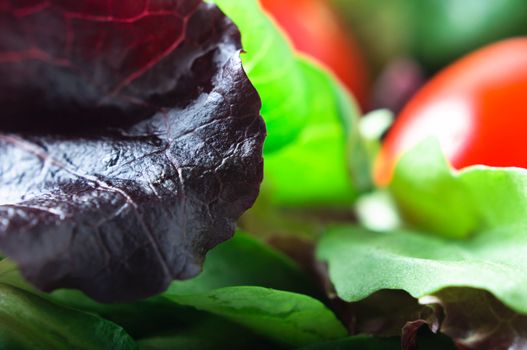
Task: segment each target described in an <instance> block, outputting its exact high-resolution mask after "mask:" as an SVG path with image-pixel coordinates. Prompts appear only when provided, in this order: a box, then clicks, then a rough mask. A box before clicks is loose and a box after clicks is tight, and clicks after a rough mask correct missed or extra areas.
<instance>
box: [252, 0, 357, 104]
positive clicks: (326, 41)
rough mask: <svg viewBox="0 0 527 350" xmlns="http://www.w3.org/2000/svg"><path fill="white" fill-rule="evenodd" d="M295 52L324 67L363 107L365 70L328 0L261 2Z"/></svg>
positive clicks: (273, 0) (354, 45) (355, 47)
mask: <svg viewBox="0 0 527 350" xmlns="http://www.w3.org/2000/svg"><path fill="white" fill-rule="evenodd" d="M260 2H261V4H262V6H263V7H264V9H265V10H266V11H267V12H268V13H269V14H270V15H271V16H272V17H273V18H274V19H275V20H276V22H277V23H278V24H279V26H280V27H281V28H282V29H283V30H284V31H285V32H286V33H287V35H288V36H289V38H290V39H291V41H292V43H293V46H294V47H295V49H296V50H298V51H300V52H303V53H305V54H307V55H309V56H311V57H313V58H315V59H316V60H318V61H319V62H321V63H323V64H324V65H326V66H327V67H328V68H329V69H330V70H332V71H333V73H335V75H336V76H337V77H339V79H340V80H341V81H342V82H343V83H344V84H345V85H346V86H347V87H348V88H349V89H350V90H351V91H352V92H353V94H354V96H355V97H356V98H357V100H358V101H359V103H361V105H363V103H364V102H365V98H366V92H367V70H366V66H365V63H364V59H363V58H362V55H361V53H360V50H359V48H358V45H357V43H356V42H355V40H354V39H353V38H352V37H351V36H350V35H349V33H348V32H347V31H346V30H345V28H344V26H343V25H342V23H341V21H340V18H339V17H338V16H337V14H336V13H335V12H334V11H333V9H332V8H331V7H330V6H329V5H328V1H327V0H260Z"/></svg>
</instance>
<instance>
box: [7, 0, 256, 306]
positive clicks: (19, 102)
mask: <svg viewBox="0 0 527 350" xmlns="http://www.w3.org/2000/svg"><path fill="white" fill-rule="evenodd" d="M0 27H1V28H0V75H1V77H2V78H1V79H0V103H1V106H0V124H1V125H0V130H1V131H0V186H1V188H0V249H1V250H2V251H3V252H4V253H5V254H7V255H8V256H9V257H11V258H13V259H14V260H15V261H16V262H17V263H18V264H19V265H20V267H21V270H22V272H23V274H24V275H25V276H26V278H27V279H28V280H29V281H30V282H32V283H33V284H34V285H36V286H37V287H38V288H40V289H42V290H45V291H50V290H53V289H56V288H78V289H81V290H82V291H84V292H85V293H87V294H88V295H90V296H91V297H93V298H95V299H97V300H99V301H106V302H108V301H130V300H135V299H140V298H145V297H148V296H151V295H153V294H156V293H159V292H161V291H163V290H164V289H165V288H166V287H167V286H168V284H169V283H170V281H172V280H173V279H183V278H189V277H192V276H194V275H196V274H197V273H198V272H199V271H200V268H201V264H202V260H203V258H204V255H205V253H206V252H207V251H208V250H209V249H211V248H212V247H214V246H215V245H217V244H218V243H220V242H222V241H223V240H226V239H228V238H229V237H231V235H232V234H233V231H234V226H235V221H236V220H237V219H238V218H239V216H240V215H241V214H242V212H243V211H244V210H246V209H247V208H249V207H250V206H251V205H252V203H253V202H254V200H255V198H256V196H257V194H258V188H259V184H260V182H261V180H262V170H263V169H262V166H263V162H262V154H261V152H262V144H263V140H264V137H265V128H264V124H263V121H262V119H261V117H260V116H259V109H260V99H259V97H258V95H257V93H256V91H255V90H254V88H253V87H252V85H251V84H250V82H249V81H248V79H247V77H246V75H245V73H244V72H243V69H242V66H241V62H240V59H239V52H240V35H239V32H238V30H237V28H236V27H235V26H234V24H233V23H232V22H231V21H230V20H228V19H227V18H226V17H225V16H224V15H223V14H222V13H221V12H220V11H219V10H218V9H217V8H216V7H215V6H213V5H209V4H204V3H201V2H199V1H194V0H164V1H162V0H151V1H126V2H125V1H112V0H89V1H88V0H86V1H80V0H76V1H63V0H50V1H30V0H25V1H19V0H16V1H14V0H13V1H8V0H0Z"/></svg>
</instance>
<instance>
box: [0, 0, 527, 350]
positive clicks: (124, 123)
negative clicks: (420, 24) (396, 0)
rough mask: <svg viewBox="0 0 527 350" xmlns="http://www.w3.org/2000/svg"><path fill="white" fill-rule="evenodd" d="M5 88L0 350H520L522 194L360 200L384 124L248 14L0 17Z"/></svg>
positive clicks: (36, 2) (431, 167)
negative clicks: (371, 129) (386, 215)
mask: <svg viewBox="0 0 527 350" xmlns="http://www.w3.org/2000/svg"><path fill="white" fill-rule="evenodd" d="M242 47H243V51H242ZM0 75H1V77H2V78H1V79H0V91H1V92H2V94H1V95H0V106H2V110H1V120H2V127H1V131H0V155H1V159H2V162H1V164H0V183H1V186H2V187H1V191H0V250H1V251H2V252H3V254H4V255H5V258H4V259H3V260H2V261H1V262H0V320H1V321H0V323H1V326H0V347H1V348H6V349H122V350H124V349H178V348H181V349H218V348H233V349H248V348H256V349H259V348H261V349H269V348H284V349H291V348H301V349H313V350H314V349H321V350H324V349H337V348H338V349H347V348H349V349H398V348H401V347H402V348H404V349H418V348H419V349H433V348H437V349H449V348H452V349H453V348H455V347H456V346H457V347H458V348H468V349H471V348H474V349H507V348H510V349H522V348H524V347H527V306H526V305H527V280H526V279H527V277H526V276H527V262H526V260H525V256H527V227H526V224H527V221H526V219H525V215H524V213H525V210H526V209H527V192H526V189H527V172H526V171H525V170H523V169H519V168H492V167H485V166H475V167H470V168H466V169H463V170H461V171H457V170H453V169H452V168H451V167H450V166H449V164H448V163H447V161H446V160H445V158H444V155H443V154H442V151H441V149H440V147H439V146H438V144H437V142H436V140H434V139H428V140H426V141H424V142H422V143H420V144H418V145H417V146H415V147H414V148H413V149H411V150H410V151H408V152H407V153H405V154H404V156H403V157H402V158H401V160H400V161H399V162H398V164H397V167H396V169H395V172H394V175H393V178H392V179H391V182H390V183H389V185H388V187H386V188H384V189H376V190H374V187H375V186H374V184H373V181H372V180H371V173H370V169H372V167H373V159H374V157H375V154H376V152H377V150H378V148H379V141H378V140H377V138H376V137H372V136H371V135H369V134H368V133H366V132H365V123H371V122H374V123H375V117H379V115H380V114H378V113H377V115H376V116H375V115H371V116H369V117H368V116H367V117H365V118H364V119H361V120H359V111H358V108H357V107H356V106H355V102H354V101H353V98H352V97H351V95H350V94H349V93H348V92H347V90H346V89H345V88H343V87H342V85H341V84H340V83H339V82H338V81H337V79H336V78H335V77H334V76H333V75H332V74H331V73H329V72H328V71H327V70H326V69H325V68H323V67H322V66H320V65H319V64H318V63H316V62H315V61H313V60H312V59H309V58H307V57H303V56H301V55H299V54H298V53H296V52H295V51H294V50H292V48H291V47H290V44H289V43H288V41H287V40H286V39H285V37H284V35H283V34H282V33H281V31H280V30H279V29H278V28H277V27H276V25H275V24H274V23H273V21H271V20H270V19H269V17H268V16H267V15H266V14H265V13H264V12H263V11H262V9H261V8H260V5H259V4H258V2H257V1H256V0H244V1H239V0H214V1H207V2H202V1H200V0H142V1H122V2H121V1H110V0H95V1H75V2H68V1H61V0H48V1H44V0H27V1H22V2H18V1H10V0H0ZM381 115H382V112H381ZM381 119H382V118H381ZM264 120H265V124H264ZM380 124H382V123H380ZM377 128H378V129H382V125H381V126H378V127H377ZM378 131H379V130H378ZM379 133H381V131H379V132H378V133H377V134H379ZM266 135H267V137H266ZM264 141H265V142H264ZM264 159H265V162H264ZM264 163H265V164H264ZM264 165H265V166H264ZM372 191H375V192H373V193H376V194H377V195H378V196H376V197H375V198H376V199H375V198H374V201H377V202H378V203H377V204H378V205H380V206H383V207H384V208H385V209H386V210H388V211H391V212H392V213H393V215H395V216H396V217H397V218H398V220H396V221H397V222H398V224H397V225H395V224H394V225H391V226H392V227H386V228H384V229H383V230H379V229H378V227H375V225H370V224H368V223H371V222H375V221H376V220H381V219H380V218H379V217H380V214H379V212H378V211H377V210H374V209H370V210H363V209H364V208H361V205H362V204H363V203H364V201H363V200H362V199H363V198H366V197H368V196H372V195H371V194H368V192H369V193H371V192H372ZM251 207H252V208H251ZM249 208H251V209H249ZM356 213H362V214H360V215H356ZM242 214H243V215H242ZM235 231H236V233H235ZM233 235H234V236H233ZM231 237H232V238H231ZM222 242H223V243H222Z"/></svg>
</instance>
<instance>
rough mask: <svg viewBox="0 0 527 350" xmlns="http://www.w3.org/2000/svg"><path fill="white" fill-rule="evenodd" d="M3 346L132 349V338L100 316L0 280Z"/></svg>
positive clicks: (0, 333)
mask: <svg viewBox="0 0 527 350" xmlns="http://www.w3.org/2000/svg"><path fill="white" fill-rule="evenodd" d="M0 323H1V325H2V326H1V327H0V348H2V349H28V350H29V349H57V350H60V349H64V350H68V349H79V350H80V349H86V350H91V349H108V350H110V349H111V350H113V349H116V350H132V349H136V348H137V346H136V344H135V342H134V341H133V339H132V338H131V337H130V336H129V335H128V334H126V332H125V331H124V330H123V329H122V328H121V327H119V326H117V325H116V324H114V323H112V322H110V321H106V320H103V319H101V318H100V317H98V316H95V315H92V314H88V313H85V312H81V311H77V310H73V309H70V308H67V307H63V306H60V305H58V304H55V303H52V302H50V301H47V300H45V299H43V298H41V297H39V296H37V295H35V294H32V293H30V292H28V291H25V290H23V289H20V288H17V287H14V286H12V285H9V284H4V283H0Z"/></svg>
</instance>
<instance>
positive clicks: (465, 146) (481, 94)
mask: <svg viewBox="0 0 527 350" xmlns="http://www.w3.org/2000/svg"><path fill="white" fill-rule="evenodd" d="M526 135H527V37H522V38H515V39H509V40H504V41H501V42H498V43H496V44H492V45H489V46H486V47H484V48H482V49H480V50H477V51H475V52H473V53H471V54H469V55H467V56H465V57H464V58H461V59H460V60H459V61H457V62H455V63H454V64H452V65H451V66H449V67H447V68H446V69H445V70H443V71H441V72H440V73H439V74H438V75H437V76H436V77H434V78H433V79H432V80H431V81H429V82H428V83H427V84H426V85H425V86H424V87H423V89H422V90H421V91H420V92H418V93H417V95H416V96H414V97H413V98H412V99H411V100H410V102H409V103H408V104H407V105H406V107H405V108H404V109H403V111H402V112H401V114H400V115H399V118H398V119H397V121H396V122H395V124H394V126H393V128H392V130H391V131H390V132H389V134H388V136H387V138H386V140H385V142H384V144H383V147H382V149H381V152H380V154H379V157H378V158H377V160H376V164H375V169H374V174H375V180H376V183H377V184H379V185H386V184H388V183H389V181H390V179H391V177H392V173H393V171H394V167H395V165H396V163H397V160H398V158H400V156H401V155H402V154H404V152H405V151H407V150H408V149H410V148H411V147H413V146H415V145H416V144H417V143H419V142H420V141H422V140H424V139H425V138H427V137H430V136H434V137H437V139H438V140H439V143H440V145H441V149H442V150H443V152H444V153H445V155H446V157H447V160H448V161H449V162H450V164H451V165H452V166H453V167H454V168H456V169H461V168H464V167H467V166H470V165H476V164H482V165H488V166H495V167H522V168H527V136H526Z"/></svg>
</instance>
